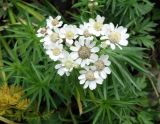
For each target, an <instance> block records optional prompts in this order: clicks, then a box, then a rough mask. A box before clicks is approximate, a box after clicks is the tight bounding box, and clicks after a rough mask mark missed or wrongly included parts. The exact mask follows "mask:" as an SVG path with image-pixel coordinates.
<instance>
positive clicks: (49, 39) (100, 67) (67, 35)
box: [37, 15, 129, 90]
mask: <svg viewBox="0 0 160 124" xmlns="http://www.w3.org/2000/svg"><path fill="white" fill-rule="evenodd" d="M104 20H105V18H104V17H101V16H100V15H97V17H96V19H92V18H91V19H89V22H84V23H83V24H81V25H80V26H79V27H77V26H76V25H67V24H63V22H62V21H61V16H57V17H56V18H53V17H51V16H50V17H49V18H48V19H47V20H46V27H42V28H40V29H38V31H37V37H40V38H41V40H40V41H41V42H43V46H44V49H45V51H46V54H47V55H48V56H49V57H50V58H51V59H52V60H53V61H57V64H56V65H55V69H57V70H58V72H57V73H58V74H59V75H60V76H62V75H64V74H65V75H67V76H69V75H70V73H71V72H72V70H73V69H77V70H80V71H79V72H80V76H79V77H78V79H79V80H80V84H83V85H84V88H87V87H89V88H90V89H91V90H93V89H95V88H96V86H97V84H102V82H103V80H104V79H106V78H107V75H108V74H110V73H111V70H110V68H109V65H110V64H111V62H110V61H109V60H108V58H109V56H108V55H104V54H102V53H103V52H102V51H103V50H104V49H105V48H107V47H108V48H109V47H110V48H111V49H113V50H114V49H115V48H116V47H119V48H120V49H122V46H126V45H127V44H128V41H127V38H128V37H129V34H127V29H126V28H124V27H122V26H120V27H118V26H114V25H113V23H110V24H105V23H104Z"/></svg>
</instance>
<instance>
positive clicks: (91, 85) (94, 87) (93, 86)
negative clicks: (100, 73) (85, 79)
mask: <svg viewBox="0 0 160 124" xmlns="http://www.w3.org/2000/svg"><path fill="white" fill-rule="evenodd" d="M96 86H97V85H96V82H95V81H91V82H90V83H89V88H90V89H91V90H94V89H96Z"/></svg>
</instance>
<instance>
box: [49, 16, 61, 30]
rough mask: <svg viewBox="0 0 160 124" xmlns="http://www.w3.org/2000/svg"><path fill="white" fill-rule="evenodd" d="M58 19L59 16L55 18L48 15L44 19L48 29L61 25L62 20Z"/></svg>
mask: <svg viewBox="0 0 160 124" xmlns="http://www.w3.org/2000/svg"><path fill="white" fill-rule="evenodd" d="M60 20H61V16H57V17H56V18H53V17H51V16H49V18H48V19H47V20H46V21H47V27H49V28H50V29H54V28H58V27H61V26H62V24H63V22H62V21H60Z"/></svg>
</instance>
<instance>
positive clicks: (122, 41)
mask: <svg viewBox="0 0 160 124" xmlns="http://www.w3.org/2000/svg"><path fill="white" fill-rule="evenodd" d="M119 44H120V45H122V46H127V45H128V41H127V40H121V41H120V42H119Z"/></svg>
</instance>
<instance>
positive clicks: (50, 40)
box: [43, 28, 63, 49]
mask: <svg viewBox="0 0 160 124" xmlns="http://www.w3.org/2000/svg"><path fill="white" fill-rule="evenodd" d="M43 40H44V43H43V46H44V48H45V49H51V48H52V46H53V45H54V44H55V43H58V44H60V43H62V42H63V40H62V39H61V38H60V31H59V29H58V28H55V29H54V31H50V32H49V33H48V35H46V36H45V37H44V39H43Z"/></svg>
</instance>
